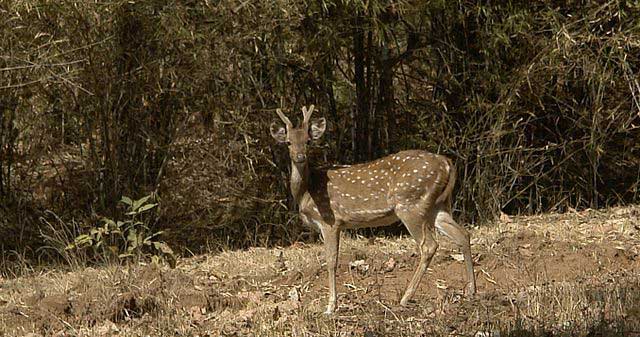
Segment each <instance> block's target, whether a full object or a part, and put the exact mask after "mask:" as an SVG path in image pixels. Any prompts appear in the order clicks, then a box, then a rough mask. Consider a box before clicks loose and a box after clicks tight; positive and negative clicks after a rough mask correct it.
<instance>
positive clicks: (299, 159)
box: [296, 153, 307, 162]
mask: <svg viewBox="0 0 640 337" xmlns="http://www.w3.org/2000/svg"><path fill="white" fill-rule="evenodd" d="M305 160H307V155H305V154H304V153H298V154H296V161H297V162H303V161H305Z"/></svg>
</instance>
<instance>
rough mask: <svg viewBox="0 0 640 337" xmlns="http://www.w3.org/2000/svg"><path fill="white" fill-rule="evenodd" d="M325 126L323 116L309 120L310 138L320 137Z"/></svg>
mask: <svg viewBox="0 0 640 337" xmlns="http://www.w3.org/2000/svg"><path fill="white" fill-rule="evenodd" d="M326 128H327V120H326V119H324V117H321V118H317V119H314V120H312V121H311V139H318V138H320V137H322V134H323V133H324V130H325V129H326Z"/></svg>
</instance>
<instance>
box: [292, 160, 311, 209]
mask: <svg viewBox="0 0 640 337" xmlns="http://www.w3.org/2000/svg"><path fill="white" fill-rule="evenodd" d="M308 187H309V164H307V163H304V164H296V163H293V162H292V163H291V194H292V195H293V199H294V200H295V201H296V203H297V204H298V205H300V204H301V202H302V199H303V197H304V195H305V193H307V192H308Z"/></svg>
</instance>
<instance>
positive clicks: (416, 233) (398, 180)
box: [270, 105, 476, 314]
mask: <svg viewBox="0 0 640 337" xmlns="http://www.w3.org/2000/svg"><path fill="white" fill-rule="evenodd" d="M313 110H314V106H313V105H311V106H310V107H309V108H308V109H307V108H306V107H303V108H302V113H303V121H302V124H301V125H300V126H299V127H294V125H293V124H292V123H291V121H290V120H289V118H287V117H286V116H285V115H284V114H283V113H282V111H281V110H280V109H276V112H277V114H278V116H279V117H280V119H282V121H283V122H284V124H285V126H284V127H283V126H281V125H278V124H276V123H273V124H271V130H270V131H271V136H272V137H273V138H275V139H276V140H277V141H278V142H281V143H286V144H287V145H288V147H289V155H290V157H291V181H290V187H291V193H292V194H293V197H294V199H295V201H296V203H297V204H298V209H299V212H300V218H301V219H302V221H304V222H305V223H306V224H307V225H310V226H313V225H315V226H317V227H318V228H319V229H320V232H321V234H322V237H323V239H324V246H325V254H326V255H325V256H326V261H327V268H328V272H329V303H328V305H327V310H326V311H325V313H327V314H330V313H332V312H334V311H335V309H336V302H337V294H336V266H337V263H338V250H339V245H340V231H341V230H343V229H349V228H363V227H378V226H386V225H390V224H392V223H394V222H396V221H398V220H400V221H402V223H403V224H404V225H405V226H406V228H407V229H408V230H409V233H411V236H412V237H413V238H414V239H415V241H416V243H417V245H418V250H419V252H420V261H419V263H418V267H417V269H416V271H415V272H414V274H413V277H412V278H411V281H410V282H409V285H408V286H407V289H406V291H405V293H404V295H403V296H402V299H401V301H400V304H401V305H403V306H406V305H407V304H408V302H409V300H410V299H411V297H412V296H413V295H414V293H415V292H416V288H417V287H418V283H419V282H420V280H421V279H422V276H423V275H424V273H425V271H426V270H427V267H428V266H429V263H430V262H431V259H432V257H433V255H434V254H435V252H436V250H437V248H438V243H437V242H436V240H435V237H434V234H435V233H434V231H435V229H436V228H437V229H438V230H439V231H440V232H441V233H443V234H444V235H445V236H447V237H449V238H450V239H452V240H453V241H454V242H455V243H456V244H457V245H458V246H459V247H460V249H461V250H462V253H463V256H464V261H465V267H466V274H467V291H466V292H467V295H472V294H474V293H475V291H476V284H475V275H474V273H473V262H472V260H471V247H470V242H469V239H470V236H469V233H468V232H467V230H465V229H464V227H462V226H460V225H459V224H458V223H456V222H455V221H454V220H453V217H452V216H451V197H452V196H451V194H452V191H453V187H454V185H455V180H456V171H455V168H454V166H453V164H452V163H451V161H450V160H449V159H448V158H446V157H444V156H441V155H437V154H433V153H429V152H426V151H421V150H408V151H401V152H398V153H395V154H392V155H388V156H386V157H383V158H380V159H377V160H374V161H371V162H368V163H363V164H357V165H352V166H347V167H342V168H336V169H328V170H316V169H313V168H311V167H310V166H309V162H308V157H307V147H308V143H309V142H310V141H311V140H315V139H318V138H320V137H321V136H322V134H323V133H324V131H325V128H326V121H325V119H324V118H318V119H314V120H313V121H311V114H312V113H313Z"/></svg>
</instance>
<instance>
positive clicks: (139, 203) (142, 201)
mask: <svg viewBox="0 0 640 337" xmlns="http://www.w3.org/2000/svg"><path fill="white" fill-rule="evenodd" d="M149 198H151V196H150V195H147V196H146V197H142V198H140V199H138V200H136V201H134V202H133V205H131V210H132V211H137V210H138V208H140V206H142V205H144V204H145V203H146V202H147V200H149Z"/></svg>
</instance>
